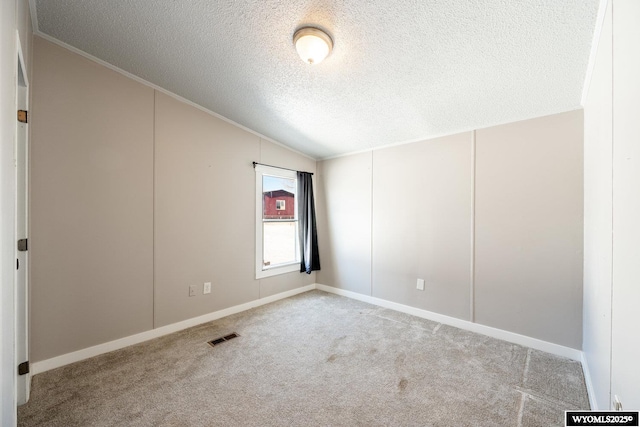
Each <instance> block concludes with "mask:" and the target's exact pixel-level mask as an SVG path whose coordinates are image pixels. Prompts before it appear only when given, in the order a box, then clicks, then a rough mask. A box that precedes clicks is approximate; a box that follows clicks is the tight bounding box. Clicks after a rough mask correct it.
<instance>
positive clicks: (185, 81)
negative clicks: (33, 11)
mask: <svg viewBox="0 0 640 427" xmlns="http://www.w3.org/2000/svg"><path fill="white" fill-rule="evenodd" d="M36 5H37V20H38V22H37V24H38V31H39V32H40V33H44V34H47V35H49V36H51V37H53V38H56V39H58V40H60V41H62V42H64V43H66V44H69V45H71V46H74V47H76V48H78V49H80V50H82V51H84V52H87V53H89V54H91V55H93V56H95V57H98V58H100V59H102V60H104V61H106V62H108V63H110V64H112V65H115V66H116V67H119V68H121V69H123V70H125V71H128V72H130V73H132V74H135V75H137V76H139V77H141V78H143V79H145V80H147V81H149V82H151V83H154V84H156V85H158V86H160V87H162V88H165V89H167V90H169V91H171V92H173V93H175V94H178V95H180V96H182V97H184V98H186V99H188V100H190V101H193V102H195V103H196V104H199V105H201V106H203V107H205V108H207V109H209V110H212V111H214V112H216V113H218V114H220V115H222V116H224V117H226V118H228V119H231V120H233V121H235V122H237V123H239V124H241V125H244V126H246V127H248V128H250V129H252V130H254V131H256V132H259V133H261V134H263V135H266V136H267V137H269V138H272V139H274V140H276V141H279V142H281V143H283V144H285V145H288V146H290V147H292V148H294V149H296V150H299V151H302V152H304V153H307V154H308V155H310V156H312V157H315V158H324V157H329V156H335V155H339V154H343V153H348V152H353V151H358V150H364V149H369V148H373V147H377V146H382V145H389V144H395V143H401V142H406V141H412V140H419V139H426V138H429V137H434V136H439V135H444V134H451V133H455V132H459V131H463V130H469V129H474V128H482V127H487V126H492V125H496V124H500V123H506V122H511V121H515V120H521V119H525V118H531V117H537V116H542V115H547V114H553V113H558V112H562V111H568V110H572V109H575V108H579V107H580V100H581V95H582V88H583V84H584V79H585V75H586V70H587V64H588V61H589V53H590V49H591V42H592V39H593V33H594V28H595V21H596V14H597V9H598V0H522V1H516V0H473V1H472V0H456V1H436V0H402V1H399V0H396V1H391V0H368V1H364V0H342V1H339V0H333V1H332V0H315V1H310V0H301V1H288V2H287V1H281V0H245V1H212V0H180V1H178V0H154V1H140V0H119V1H105V0H83V1H78V0H36ZM309 24H310V25H314V26H318V27H320V28H323V29H325V30H327V31H328V32H329V33H330V34H331V35H332V37H333V39H334V43H335V46H334V50H333V53H332V54H331V55H330V56H329V57H328V58H327V59H326V60H325V61H323V62H322V63H321V64H318V65H316V66H309V65H307V64H305V63H303V62H302V61H301V60H300V58H299V57H298V56H297V53H296V50H295V47H294V46H293V44H292V41H291V40H292V36H293V33H294V32H295V30H296V29H297V28H299V27H300V26H303V25H309Z"/></svg>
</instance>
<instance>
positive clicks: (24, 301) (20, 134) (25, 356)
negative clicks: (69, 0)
mask: <svg viewBox="0 0 640 427" xmlns="http://www.w3.org/2000/svg"><path fill="white" fill-rule="evenodd" d="M16 51H17V54H18V61H17V67H16V100H15V101H16V104H15V106H16V109H15V111H16V116H17V111H18V110H26V111H29V77H28V75H27V68H26V66H25V62H24V55H23V53H22V52H23V50H22V43H21V41H20V34H19V32H18V31H16ZM28 121H29V120H27V123H20V122H18V120H17V117H16V132H15V141H14V144H15V145H14V159H15V194H14V198H15V225H14V244H15V246H14V251H15V258H16V260H20V262H21V264H20V266H19V267H20V268H19V269H18V268H16V270H15V271H14V308H15V309H14V316H15V319H14V320H15V321H14V328H15V331H14V339H15V359H14V360H15V364H16V366H15V371H14V375H15V392H16V403H17V404H18V405H22V404H24V403H26V402H27V401H28V400H29V394H30V391H31V374H30V373H26V374H24V375H19V374H18V366H17V365H18V364H20V363H22V362H26V361H28V360H29V252H28V251H23V252H20V251H18V240H19V239H21V238H27V237H28V234H29V125H28ZM21 144H22V149H23V150H24V151H23V153H21V155H19V152H18V150H19V149H21V147H20V145H21ZM20 175H22V177H20ZM21 180H22V181H21ZM21 182H23V183H24V186H23V188H21V185H20V183H21ZM19 204H22V207H20V206H19ZM19 216H22V218H20V217H19ZM19 221H23V226H24V232H23V233H22V232H21V233H20V234H24V235H19V234H18V233H19V232H20V231H19ZM20 272H23V273H24V275H23V276H22V277H24V283H20V281H21V276H20V274H19V273H20Z"/></svg>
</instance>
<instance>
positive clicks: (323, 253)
mask: <svg viewBox="0 0 640 427" xmlns="http://www.w3.org/2000/svg"><path fill="white" fill-rule="evenodd" d="M371 167H372V154H371V153H370V152H369V153H364V154H356V155H353V156H346V157H340V158H337V159H333V160H330V161H324V162H320V163H318V180H317V183H316V186H317V188H318V191H317V198H318V204H317V208H316V210H317V216H318V219H317V225H318V245H319V251H320V264H321V267H322V268H321V269H320V271H318V272H317V278H318V282H319V283H322V284H326V285H331V286H335V287H337V288H340V289H345V290H348V291H353V292H358V293H361V294H365V295H371V214H372V209H371V189H372V187H371Z"/></svg>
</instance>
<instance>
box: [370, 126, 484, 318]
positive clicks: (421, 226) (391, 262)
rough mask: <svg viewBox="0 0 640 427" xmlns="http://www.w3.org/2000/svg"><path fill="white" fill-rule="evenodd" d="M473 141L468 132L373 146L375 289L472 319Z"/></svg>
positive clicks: (394, 298) (379, 294) (383, 294)
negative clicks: (375, 148)
mask: <svg viewBox="0 0 640 427" xmlns="http://www.w3.org/2000/svg"><path fill="white" fill-rule="evenodd" d="M472 145H473V133H472V132H467V133H462V134H458V135H452V136H448V137H444V138H437V139H434V140H430V141H423V142H419V143H415V144H406V145H401V146H398V147H391V148H387V149H384V150H378V151H374V152H373V234H372V236H373V296H375V297H378V298H382V299H386V300H389V301H394V302H398V303H401V304H406V305H411V306H414V307H418V308H422V309H425V310H430V311H436V312H438V313H442V314H446V315H448V316H453V317H458V318H461V319H465V320H470V305H469V301H470V295H471V293H470V290H471V289H470V285H471V284H470V281H471V246H470V243H471V218H472V212H471V211H472V205H471V201H472V168H471V166H472V160H473V154H472ZM418 278H421V279H424V280H425V290H424V291H418V290H416V280H417V279H418Z"/></svg>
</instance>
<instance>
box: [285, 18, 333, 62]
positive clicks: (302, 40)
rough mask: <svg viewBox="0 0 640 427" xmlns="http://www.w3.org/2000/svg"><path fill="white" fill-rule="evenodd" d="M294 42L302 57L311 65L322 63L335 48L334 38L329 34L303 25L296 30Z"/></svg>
mask: <svg viewBox="0 0 640 427" xmlns="http://www.w3.org/2000/svg"><path fill="white" fill-rule="evenodd" d="M293 44H294V45H295V46H296V50H297V51H298V55H300V58H302V60H303V61H304V62H306V63H308V64H311V65H314V64H319V63H321V62H322V60H323V59H324V58H326V57H327V56H328V55H329V54H330V53H331V49H333V40H331V37H330V36H329V34H327V33H325V32H324V31H322V30H319V29H317V28H313V27H303V28H300V29H299V30H298V31H296V33H295V34H294V35H293Z"/></svg>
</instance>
